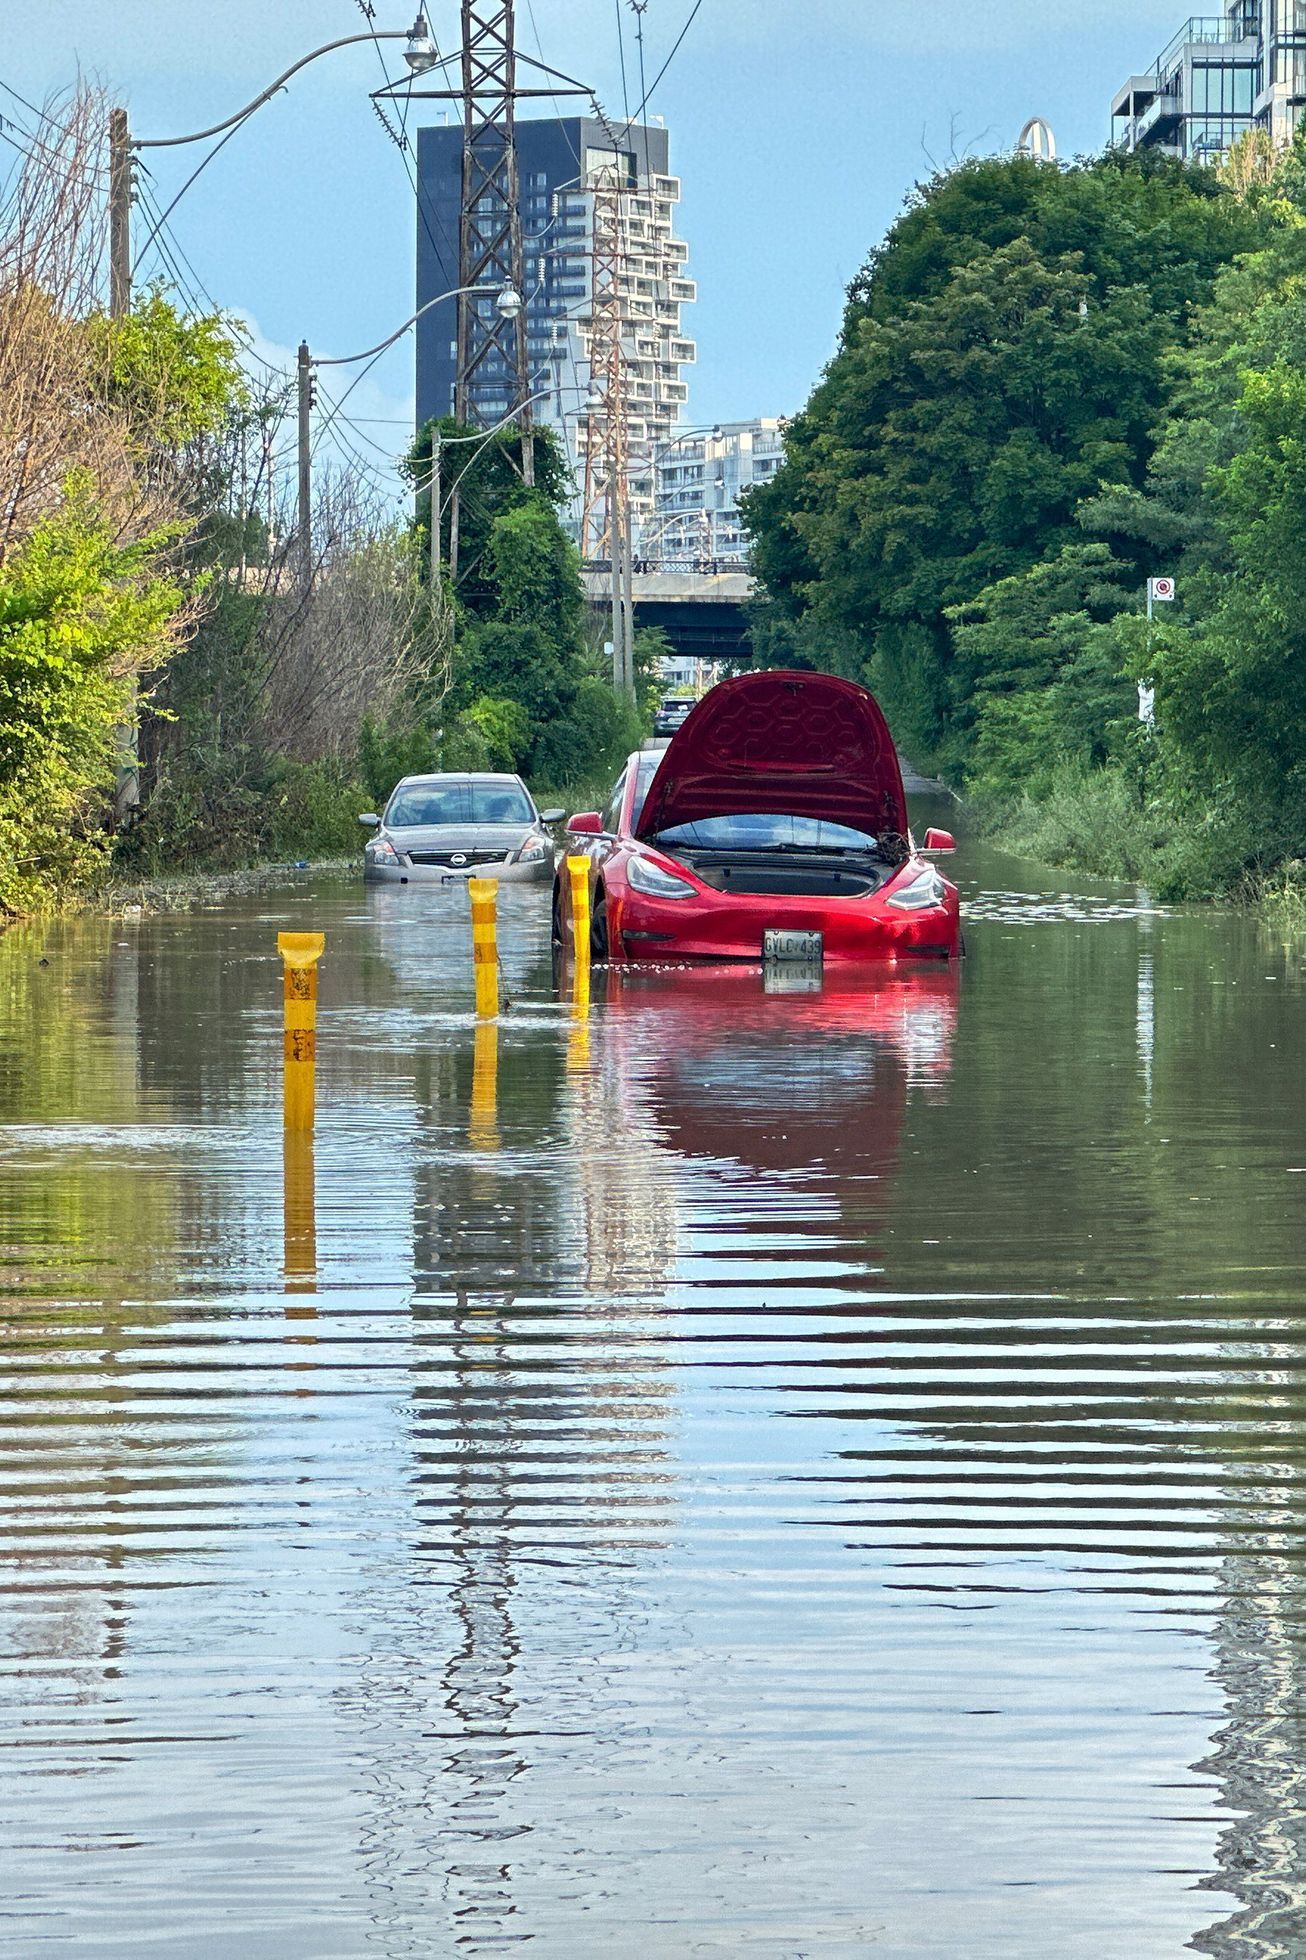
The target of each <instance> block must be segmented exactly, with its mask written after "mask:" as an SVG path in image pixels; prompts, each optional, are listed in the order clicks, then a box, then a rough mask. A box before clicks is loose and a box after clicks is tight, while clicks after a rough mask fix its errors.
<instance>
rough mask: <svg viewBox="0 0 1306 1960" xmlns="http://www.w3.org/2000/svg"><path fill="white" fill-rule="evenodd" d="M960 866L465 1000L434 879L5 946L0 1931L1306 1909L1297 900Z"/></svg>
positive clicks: (496, 1929)
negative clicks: (288, 1139) (924, 916)
mask: <svg viewBox="0 0 1306 1960" xmlns="http://www.w3.org/2000/svg"><path fill="white" fill-rule="evenodd" d="M957 864H958V874H957V875H958V877H959V880H960V882H961V883H962V885H963V889H964V893H965V897H966V903H967V906H968V912H969V923H968V941H969V958H968V959H967V960H966V962H965V963H964V966H963V967H962V969H961V970H960V971H959V972H947V971H940V970H937V969H935V970H925V971H920V972H916V971H907V970H902V971H898V972H886V973H883V974H881V975H880V976H879V977H878V980H868V979H867V977H866V976H861V977H860V978H859V979H858V981H857V983H856V985H845V984H842V983H840V982H838V981H836V980H835V979H833V978H831V977H830V976H827V980H826V984H825V987H824V989H823V990H821V991H815V992H813V991H809V990H806V983H805V982H804V980H803V979H802V977H801V976H797V977H796V979H795V983H794V990H793V991H782V992H768V991H766V990H765V989H764V986H763V981H762V977H761V976H760V974H755V973H739V974H735V975H725V976H722V975H715V976H712V977H708V976H704V975H701V974H700V975H695V974H692V973H683V972H682V973H670V974H666V975H661V976H657V977H649V978H646V979H643V980H639V981H632V982H619V981H618V980H617V979H615V978H611V979H610V980H608V981H606V982H605V979H604V977H603V976H602V975H600V974H598V973H596V974H595V977H594V990H593V991H594V999H593V1005H592V1009H591V1012H590V1014H589V1017H588V1019H586V1018H584V1017H583V1016H582V1015H580V1014H579V1013H576V1012H573V1010H572V1008H571V1006H570V1005H569V1003H568V1001H567V999H566V998H565V997H564V998H562V999H561V1000H560V999H559V998H558V996H557V995H556V994H555V992H554V989H553V986H552V980H551V974H550V961H549V946H548V937H547V906H546V898H545V895H544V894H543V893H531V892H520V891H519V892H515V893H511V892H505V893H504V894H503V897H502V906H501V911H502V940H503V957H504V965H505V970H506V975H507V980H508V984H509V988H510V992H511V995H512V1005H511V1007H510V1009H509V1011H508V1012H507V1013H506V1014H505V1015H504V1017H503V1018H502V1020H501V1021H500V1023H499V1024H498V1027H497V1030H495V1029H490V1028H486V1029H483V1030H481V1031H480V1032H479V1033H477V1032H476V1031H475V1029H474V1026H473V1021H472V1017H471V1013H470V1005H471V997H472V989H471V974H470V951H469V948H470V938H469V930H468V925H467V920H466V901H465V896H464V895H463V894H462V893H461V892H449V893H445V892H443V891H419V890H417V889H415V888H414V889H407V890H404V889H383V890H377V891H374V892H365V891H364V890H363V889H362V888H361V886H359V885H356V884H354V883H352V882H350V881H347V880H341V881H337V882H314V880H313V879H312V877H311V876H306V877H303V878H301V880H300V881H299V882H298V883H294V884H291V885H288V886H287V887H286V888H285V889H275V890H270V891H265V892H263V893H261V894H260V895H258V896H257V897H255V898H252V899H251V898H245V899H240V900H236V901H233V902H230V903H226V904H223V905H221V906H215V907H212V908H210V909H207V910H201V911H197V912H194V913H192V914H189V915H163V916H158V917H147V918H144V919H138V920H128V921H126V922H124V921H114V922H104V921H96V920H82V921H74V922H72V923H68V924H64V925H60V926H57V927H51V928H48V929H45V930H40V931H36V930H28V929H23V930H19V931H14V932H11V933H10V934H9V935H8V936H7V937H6V938H4V939H3V940H2V941H0V1003H2V1006H0V1340H2V1341H3V1350H2V1352H0V1950H3V1951H4V1952H5V1953H6V1954H9V1953H12V1954H15V1955H21V1956H26V1955H29V1954H30V1955H35V1956H39V1955H45V1954H48V1953H57V1952H61V1951H63V1950H65V1949H68V1950H74V1951H76V1952H77V1953H78V1954H79V1955H89V1954H106V1955H108V1954H113V1955H128V1956H133V1960H134V1956H137V1955H145V1956H148V1955H151V1954H155V1953H158V1954H160V1955H167V1956H169V1957H170V1960H171V1956H185V1957H186V1960H189V1957H190V1956H203V1957H204V1960H237V1956H239V1960H249V1956H263V1955H268V1956H273V1960H310V1957H311V1960H317V1957H318V1956H332V1957H334V1956H350V1957H351V1960H352V1957H353V1956H359V1955H367V1954H373V1953H374V1954H377V1955H379V1956H408V1955H459V1954H474V1955H479V1954H500V1953H503V1952H508V1951H515V1950H516V1949H518V1948H524V1949H527V1950H529V1951H532V1952H538V1953H541V1954H549V1955H559V1956H567V1960H570V1957H571V1956H608V1955H613V1954H623V1955H624V1954H632V1955H638V1956H640V1960H645V1956H648V1957H649V1960H652V1957H653V1956H662V1955H668V1956H681V1955H700V1954H724V1955H738V1954H749V1955H751V1954H757V1955H776V1956H797V1955H808V1954H819V1955H860V1954H863V1953H872V1954H876V1955H886V1956H897V1955H913V1956H916V1955H924V1956H948V1960H953V1957H954V1956H957V1957H959V1960H981V1957H983V1956H992V1957H993V1960H1080V1957H1081V1956H1082V1960H1115V1956H1120V1960H1125V1957H1126V1956H1128V1960H1161V1956H1170V1955H1178V1954H1182V1953H1184V1952H1185V1951H1196V1952H1199V1953H1205V1954H1216V1955H1230V1956H1234V1955H1237V1956H1255V1960H1265V1956H1270V1955H1300V1954H1303V1953H1306V1843H1304V1840H1306V1803H1304V1802H1303V1797H1306V1790H1304V1788H1303V1765H1304V1764H1306V1709H1304V1706H1303V1700H1302V1685H1303V1673H1299V1669H1303V1672H1306V1667H1304V1646H1303V1642H1304V1638H1306V1623H1304V1620H1303V1608H1304V1606H1306V1583H1304V1580H1303V1552H1304V1551H1306V1427H1303V1418H1306V1313H1304V1308H1306V1300H1304V1298H1303V1268H1304V1265H1306V1097H1304V1096H1303V1086H1304V1085H1303V1061H1302V1056H1303V1042H1302V1028H1303V1007H1304V1004H1306V1002H1304V993H1306V989H1304V986H1303V969H1302V960H1301V957H1300V951H1299V950H1298V951H1294V948H1293V947H1292V946H1291V945H1289V944H1285V943H1283V942H1281V941H1277V940H1275V939H1274V938H1273V937H1272V936H1270V935H1269V934H1268V933H1267V932H1266V931H1265V929H1264V928H1263V927H1259V926H1257V925H1256V924H1255V923H1254V922H1250V921H1247V920H1245V919H1240V918H1235V917H1228V916H1223V917H1222V916H1219V915H1214V914H1206V915H1203V914H1197V913H1187V914H1183V913H1171V914H1168V913H1166V912H1164V911H1163V910H1158V909H1157V908H1155V907H1154V906H1153V905H1152V904H1151V903H1150V902H1149V900H1148V898H1147V896H1146V894H1141V893H1134V892H1132V891H1125V890H1121V889H1120V888H1107V887H1103V886H1092V885H1088V884H1084V883H1082V882H1081V883H1073V882H1072V883H1069V884H1067V883H1065V882H1064V881H1061V880H1049V879H1047V878H1041V877H1040V874H1039V873H1037V872H1036V871H1034V870H1032V869H1031V868H1030V867H1027V866H1020V865H1017V864H1015V863H1013V862H1011V861H1010V860H1006V861H1004V860H1001V859H997V858H993V857H990V856H986V855H985V854H984V853H983V852H982V851H980V850H979V849H977V848H973V847H967V846H965V845H964V844H963V849H962V851H961V853H960V854H959V857H958V860H957ZM287 926H289V927H299V928H308V927H320V928H321V929H322V930H323V931H324V932H325V933H326V936H327V957H326V959H325V961H324V963H323V967H322V1007H321V1015H320V1035H319V1042H320V1055H321V1061H320V1069H319V1123H318V1129H317V1137H316V1148H315V1151H314V1149H313V1148H312V1147H310V1146H305V1147H302V1148H300V1149H291V1150H290V1151H289V1152H287V1153H284V1154H283V1141H282V1133H281V1121H280V1079H279V1078H280V1049H281V1037H280V1016H281V1004H280V977H279V965H278V962H277V960H276V956H275V934H276V932H277V930H278V928H282V927H287Z"/></svg>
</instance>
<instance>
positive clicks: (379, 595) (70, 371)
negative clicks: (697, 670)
mask: <svg viewBox="0 0 1306 1960" xmlns="http://www.w3.org/2000/svg"><path fill="white" fill-rule="evenodd" d="M104 128H105V105H104V103H103V101H102V100H101V99H100V98H99V96H98V95H97V94H96V93H95V92H94V91H91V90H86V89H82V90H79V91H78V92H77V93H76V94H75V95H74V96H73V97H71V98H70V99H69V100H68V101H67V102H66V103H65V104H64V105H62V107H59V106H55V107H53V108H52V109H51V111H50V113H49V115H48V116H47V119H46V120H45V121H44V122H43V125H42V130H43V134H42V145H41V149H40V152H39V154H37V155H36V156H35V160H34V161H33V162H31V163H27V164H24V165H21V166H16V167H15V169H14V171H13V173H12V174H11V175H10V176H9V178H8V179H7V180H6V181H5V182H4V184H3V186H0V915H5V914H7V915H10V916H13V915H15V914H21V913H23V912H31V911H37V910H41V909H44V908H46V907H49V906H51V905H54V904H57V903H58V902H60V900H61V899H62V898H63V897H65V896H66V895H69V894H70V893H71V892H72V891H74V890H75V889H77V888H79V887H85V886H86V885H87V884H88V883H90V882H98V881H101V880H102V879H103V878H104V877H105V876H106V875H107V874H108V872H109V869H110V860H112V869H113V871H114V872H115V873H116V874H120V875H123V876H126V877H131V876H136V875H140V874H142V873H151V872H156V873H157V872H162V873H172V872H175V871H178V870H182V869H185V868H188V867H214V868H224V867H233V866H239V865H244V864H247V863H251V862H256V861H258V860H259V859H261V858H266V857H287V856H289V857H299V856H306V855H310V854H312V855H330V854H336V853H339V852H343V851H351V850H354V849H356V848H357V844H358V829H357V822H356V818H357V814H358V812H359V811H361V810H363V809H365V808H367V807H369V806H373V807H375V806H378V805H379V804H380V803H381V802H382V801H383V800H384V798H385V797H386V795H387V794H388V792H389V790H390V789H391V787H392V786H393V784H394V782H395V781H396V780H397V779H398V777H399V776H400V775H403V774H405V773H409V772H412V771H414V770H418V769H431V768H438V767H461V768H486V767H493V768H503V769H519V770H522V771H523V772H526V773H529V774H531V775H533V776H537V777H543V778H546V779H548V780H549V781H551V782H553V783H555V784H557V783H563V782H568V781H576V780H583V779H586V778H589V777H591V776H594V775H596V774H603V773H606V772H607V771H608V770H609V769H610V768H611V767H612V765H613V764H614V762H615V761H616V760H617V758H618V756H619V755H620V754H621V753H624V751H625V749H626V748H627V747H629V746H630V745H632V744H633V743H634V742H635V741H636V740H637V739H638V736H639V734H640V732H641V720H640V717H639V715H638V714H637V713H634V712H632V711H631V710H630V709H629V708H628V707H627V705H626V703H625V702H624V701H622V700H620V699H619V698H618V696H617V695H616V694H615V693H614V692H613V690H612V688H611V686H610V685H609V684H608V681H607V678H606V674H605V672H604V667H603V661H602V655H601V651H600V650H598V649H596V647H595V645H594V643H593V641H594V636H593V632H592V629H591V627H590V622H589V615H588V610H587V608H586V605H585V601H584V593H583V588H582V584H581V576H580V565H579V560H578V557H577V554H576V551H575V549H574V547H573V546H572V545H571V543H570V542H569V540H568V539H567V537H566V534H565V532H564V530H563V527H562V524H561V522H560V517H559V511H560V509H561V506H562V503H563V501H564V499H565V497H566V495H567V493H568V491H569V488H570V485H569V482H568V477H567V468H566V464H565V460H564V458H563V456H562V454H561V452H560V450H559V449H558V448H557V446H556V444H554V443H553V442H552V440H551V438H550V437H549V435H548V434H547V432H538V433H537V434H536V437H535V461H536V472H535V483H534V486H533V487H531V488H529V489H528V488H527V487H526V485H525V484H524V482H523V479H522V470H521V457H520V454H519V453H518V452H519V447H520V444H519V441H518V439H516V438H514V437H513V436H511V435H509V434H503V435H499V436H494V437H491V438H490V439H489V440H488V441H487V440H486V439H485V437H484V436H483V435H479V434H476V435H474V434H473V432H471V431H466V430H462V431H459V430H452V429H449V428H446V429H445V430H444V431H443V432H442V433H443V434H444V436H445V438H446V440H447V441H450V443H451V446H450V448H449V451H448V454H449V456H450V457H456V458H459V459H460V460H459V461H458V464H457V468H456V472H454V473H453V474H454V475H456V477H457V481H456V483H455V482H454V481H453V478H452V476H451V475H448V474H447V475H446V477H445V480H444V486H443V488H444V493H445V494H444V497H443V499H442V502H443V525H444V550H443V552H442V555H441V564H442V567H443V575H442V577H440V578H439V579H437V580H435V581H434V582H433V581H432V578H431V570H430V568H431V558H430V548H429V521H430V519H429V501H430V500H429V492H428V495H427V497H426V499H425V506H426V507H425V509H424V510H423V511H422V512H421V515H420V517H419V521H418V522H417V523H416V524H410V523H407V522H401V521H399V520H398V519H396V517H395V516H394V515H393V514H392V513H391V512H390V511H388V510H387V509H385V508H384V507H383V506H382V505H381V504H380V503H378V501H377V499H376V498H375V497H374V496H372V495H370V494H369V493H367V491H366V490H365V489H364V487H363V484H362V481H361V478H360V477H359V476H358V475H354V474H350V473H348V472H346V473H343V474H342V473H339V472H337V473H330V472H326V471H319V472H318V473H317V483H316V490H315V499H314V508H313V511H312V513H311V520H310V532H311V536H310V537H309V538H308V539H305V538H304V537H302V536H297V535H296V531H295V523H294V513H293V512H292V511H291V510H289V509H288V508H286V507H285V506H284V504H283V501H282V499H281V496H280V494H279V490H278V486H277V485H276V484H275V483H274V482H273V481H272V477H271V459H272V456H273V453H274V450H275V447H276V441H277V432H278V430H279V429H280V427H281V424H282V422H283V420H284V418H285V415H286V412H287V407H288V400H287V395H288V391H287V389H286V387H285V386H284V385H283V384H281V383H279V382H277V381H275V380H274V381H273V382H272V383H271V384H269V385H268V386H267V387H265V388H262V389H260V388H256V387H255V386H253V385H252V384H251V382H250V380H249V379H248V377H247V375H246V372H245V363H244V362H243V359H242V347H241V341H242V335H243V329H242V328H241V326H240V324H239V322H235V321H231V320H228V319H226V318H223V317H221V316H219V315H216V314H213V315H207V316H198V317H197V316H194V315H190V314H187V313H185V312H183V311H181V310H180V309H179V308H178V307H177V306H176V305H175V304H174V303H173V301H172V299H171V298H170V296H169V295H168V294H167V293H166V292H164V291H160V290H153V291H147V292H145V293H142V294H140V295H138V296H137V300H136V303H135V305H134V307H133V310H132V312H131V313H130V315H129V316H128V317H127V318H125V319H116V320H114V319H109V318H108V317H107V316H106V314H105V312H104V310H103V307H102V304H101V300H100V297H99V281H100V277H101V273H102V268H103V262H104V249H103V248H104V235H103V234H104V217H105V214H104V209H103V196H102V185H103V171H102V168H101V164H102V150H103V140H104ZM464 439H466V440H464ZM429 454H430V450H429V432H428V436H427V438H426V442H425V451H424V452H423V446H422V445H421V444H419V445H418V446H417V447H416V448H415V450H414V452H413V456H412V458H411V459H410V461H411V465H412V469H413V474H414V482H415V484H417V485H422V484H427V483H428V481H429ZM424 457H425V461H424V460H423V458H424ZM464 458H465V459H466V460H465V461H464V460H462V459H464ZM451 491H452V492H453V493H454V494H452V495H451V494H450V492H451ZM455 510H456V512H457V521H458V523H459V524H460V526H461V537H460V542H459V551H458V567H457V576H456V577H454V578H451V577H450V576H449V571H448V568H449V563H450V544H451V542H452V540H451V539H450V537H449V527H450V523H451V518H452V516H453V513H454V511H455ZM643 652H644V655H645V658H646V659H647V658H649V657H651V656H650V652H649V647H648V645H647V643H645V645H644V648H643ZM115 805H116V809H115Z"/></svg>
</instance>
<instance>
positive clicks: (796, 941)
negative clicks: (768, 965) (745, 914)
mask: <svg viewBox="0 0 1306 1960" xmlns="http://www.w3.org/2000/svg"><path fill="white" fill-rule="evenodd" d="M824 957H825V935H824V933H820V932H782V931H780V930H778V929H777V928H775V927H772V928H771V929H770V930H769V931H768V932H764V933H763V934H762V958H763V959H764V960H804V961H806V962H807V963H808V964H813V963H814V964H816V965H818V966H819V965H820V963H821V961H822V959H823V958H824Z"/></svg>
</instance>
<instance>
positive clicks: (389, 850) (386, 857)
mask: <svg viewBox="0 0 1306 1960" xmlns="http://www.w3.org/2000/svg"><path fill="white" fill-rule="evenodd" d="M363 856H364V857H365V858H366V859H367V862H368V863H369V864H398V862H399V853H398V851H397V850H396V849H395V847H394V845H393V844H392V843H391V842H390V839H389V838H388V837H374V838H373V839H372V841H371V843H370V844H369V845H368V846H367V848H366V850H365V851H364V852H363Z"/></svg>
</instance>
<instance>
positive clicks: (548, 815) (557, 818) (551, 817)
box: [540, 810, 567, 823]
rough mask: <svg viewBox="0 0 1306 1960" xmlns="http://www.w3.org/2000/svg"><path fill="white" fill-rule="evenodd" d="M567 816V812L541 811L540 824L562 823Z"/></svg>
mask: <svg viewBox="0 0 1306 1960" xmlns="http://www.w3.org/2000/svg"><path fill="white" fill-rule="evenodd" d="M566 814H567V812H566V811H565V810H541V811H540V822H541V823H561V822H562V820H563V818H564V817H565V816H566Z"/></svg>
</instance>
